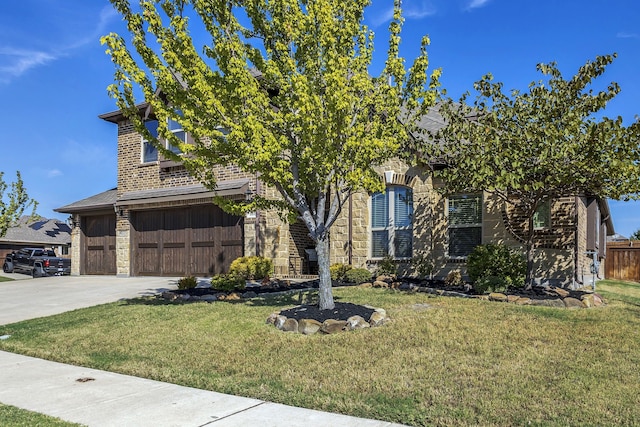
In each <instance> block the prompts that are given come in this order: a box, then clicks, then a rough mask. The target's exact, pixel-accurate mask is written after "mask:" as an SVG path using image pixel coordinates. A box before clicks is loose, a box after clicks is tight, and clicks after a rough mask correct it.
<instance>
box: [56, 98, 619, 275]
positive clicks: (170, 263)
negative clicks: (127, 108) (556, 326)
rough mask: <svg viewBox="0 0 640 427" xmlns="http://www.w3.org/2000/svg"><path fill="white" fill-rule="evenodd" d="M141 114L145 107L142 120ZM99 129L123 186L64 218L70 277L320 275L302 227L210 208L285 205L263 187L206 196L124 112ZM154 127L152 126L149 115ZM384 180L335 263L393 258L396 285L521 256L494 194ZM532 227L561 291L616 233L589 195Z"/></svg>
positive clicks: (343, 234) (222, 180) (434, 123)
mask: <svg viewBox="0 0 640 427" xmlns="http://www.w3.org/2000/svg"><path fill="white" fill-rule="evenodd" d="M146 108H147V105H146V104H142V105H141V106H140V113H141V114H144V111H145V110H146ZM99 117H100V118H101V119H103V120H106V121H108V122H111V123H113V124H115V125H116V126H117V130H118V138H117V140H118V182H117V187H116V188H114V189H112V190H108V191H106V192H103V193H100V194H97V195H95V196H92V197H89V198H87V199H83V200H80V201H77V202H74V203H71V204H69V205H66V206H63V207H61V208H58V209H57V211H58V212H64V213H69V214H71V215H72V218H73V221H72V222H73V231H72V241H73V244H72V246H71V247H72V260H73V262H72V274H116V275H118V276H144V275H160V276H173V277H177V276H184V275H188V274H193V275H198V276H210V275H212V274H217V273H221V272H225V271H227V270H228V267H229V265H230V263H231V262H232V261H233V260H234V259H235V258H237V257H240V256H243V255H253V254H258V255H261V256H266V257H269V258H271V259H272V260H273V261H274V266H275V271H274V273H275V274H276V275H278V276H300V275H303V274H309V273H312V272H313V263H312V262H311V261H313V251H312V248H313V242H312V241H311V240H310V239H309V237H308V236H307V231H306V227H305V226H304V225H303V224H302V223H293V224H288V223H286V222H285V221H283V220H282V219H281V217H280V216H279V215H278V214H277V213H276V212H272V211H258V212H255V213H252V214H250V215H247V216H246V217H238V216H233V215H229V214H227V213H225V212H223V211H222V209H220V208H219V207H218V206H215V205H214V204H213V203H212V198H213V196H214V195H218V196H224V197H229V198H240V199H242V198H246V197H251V195H253V194H256V193H259V194H261V195H264V196H266V197H278V195H277V193H276V192H275V190H273V189H271V188H268V187H266V186H264V185H262V184H261V182H260V180H259V178H258V177H257V176H255V175H252V174H247V173H244V172H242V171H241V170H239V169H238V168H234V167H220V168H219V170H217V171H216V174H217V177H218V187H217V189H216V191H210V190H209V189H207V188H205V187H204V186H203V185H201V184H200V183H199V182H197V181H196V180H195V179H194V178H192V177H191V176H190V175H189V173H188V172H187V171H186V169H185V168H184V167H183V166H182V165H181V164H180V163H179V162H175V161H172V160H165V159H163V158H162V157H161V155H160V154H159V153H158V151H157V149H156V148H155V147H153V145H151V144H149V143H148V142H146V141H145V140H144V139H143V137H142V136H141V135H140V134H138V133H137V132H136V131H135V130H134V128H133V126H132V125H131V123H130V122H129V121H128V120H127V119H126V118H125V117H124V116H123V115H122V113H121V112H119V111H114V112H110V113H106V114H102V115H100V116H99ZM173 125H174V126H173V131H174V133H176V135H177V136H178V137H180V138H181V139H183V140H185V141H186V140H187V139H186V138H188V135H186V134H185V132H184V131H183V130H182V129H181V128H180V125H179V124H178V123H174V124H173ZM422 125H423V126H424V127H426V128H429V129H432V130H433V129H435V128H437V127H438V126H442V118H441V117H440V115H439V114H438V113H437V111H435V110H432V111H431V112H430V113H429V115H428V116H426V117H425V118H424V119H423V120H422ZM147 126H148V129H150V130H151V131H153V130H154V126H157V122H155V119H154V117H153V116H152V115H151V116H149V118H148V119H147ZM167 148H169V149H174V148H172V147H167ZM379 173H380V179H381V180H383V181H384V183H385V184H386V191H385V192H384V193H375V194H366V193H364V192H361V193H356V194H354V195H352V197H351V198H350V200H349V201H348V202H347V204H346V206H345V209H343V212H342V214H341V217H340V218H339V220H338V221H336V223H335V224H334V225H333V227H332V229H331V233H330V241H331V263H335V262H342V263H347V264H351V265H354V266H356V267H368V268H371V269H374V268H375V265H376V263H377V262H378V261H379V260H381V259H382V258H384V257H385V256H391V257H393V258H394V259H395V260H396V261H397V262H398V266H399V270H400V273H402V274H411V273H412V271H413V269H414V267H415V265H413V264H412V263H411V260H412V259H414V258H416V257H418V256H420V257H422V259H426V260H428V262H430V263H432V265H433V275H434V277H441V278H443V277H446V275H447V274H448V272H450V271H451V270H455V269H460V270H462V272H463V274H464V265H465V259H466V256H467V255H468V254H469V253H470V252H471V250H472V249H473V247H475V246H476V245H478V244H480V243H505V244H508V245H510V246H514V247H520V248H522V247H523V241H524V239H523V234H524V229H525V221H524V219H523V217H522V215H521V214H520V213H519V212H517V211H515V210H514V209H513V208H512V207H510V206H509V205H506V204H505V203H503V202H499V201H497V200H496V199H494V198H491V197H490V196H489V195H488V194H468V195H456V196H451V197H449V198H444V197H442V196H440V194H439V193H438V192H437V191H436V189H437V187H438V183H437V182H434V180H433V178H432V175H431V173H430V170H429V169H428V168H426V167H418V166H409V165H407V164H404V163H403V162H402V161H400V160H393V161H389V162H388V163H387V164H385V165H383V166H382V167H380V168H379ZM535 227H536V230H535V234H536V241H535V245H536V271H535V277H536V278H538V280H539V281H541V282H545V281H550V282H552V283H558V284H563V285H570V284H573V283H574V282H576V281H577V282H582V281H588V280H590V265H591V263H592V257H593V253H594V252H595V253H596V258H598V259H600V258H602V257H604V256H605V253H604V250H605V244H604V242H605V238H606V235H608V234H612V233H613V232H614V231H613V224H612V221H611V218H610V215H609V210H608V205H607V202H606V200H600V199H595V198H591V197H588V196H583V195H578V196H570V197H564V198H561V199H558V200H553V201H551V202H550V203H548V204H547V205H545V206H543V207H542V208H541V209H540V212H539V213H538V215H537V216H536V224H535Z"/></svg>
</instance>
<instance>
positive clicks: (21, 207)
mask: <svg viewBox="0 0 640 427" xmlns="http://www.w3.org/2000/svg"><path fill="white" fill-rule="evenodd" d="M3 177H4V172H0V237H4V235H5V234H7V229H8V228H9V227H11V226H12V225H13V224H14V223H15V222H16V220H18V218H20V217H21V216H22V214H23V213H24V211H25V210H26V209H27V208H28V207H30V206H32V207H33V214H32V215H35V212H36V207H37V206H38V202H36V201H35V200H33V199H31V198H29V195H28V194H27V190H26V189H25V188H24V183H23V182H22V176H21V175H20V172H16V180H15V182H12V183H11V190H10V191H9V192H8V193H6V191H7V189H8V188H9V185H7V183H5V182H4V179H3Z"/></svg>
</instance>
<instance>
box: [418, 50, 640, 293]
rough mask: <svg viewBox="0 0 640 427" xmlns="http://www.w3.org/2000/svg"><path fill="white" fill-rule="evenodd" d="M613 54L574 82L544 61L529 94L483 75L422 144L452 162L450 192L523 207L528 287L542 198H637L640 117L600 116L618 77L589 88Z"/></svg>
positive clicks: (446, 109) (445, 108)
mask: <svg viewBox="0 0 640 427" xmlns="http://www.w3.org/2000/svg"><path fill="white" fill-rule="evenodd" d="M615 56H616V55H615V54H614V55H610V56H599V57H597V58H596V59H595V60H594V61H593V62H587V63H586V64H585V65H583V66H582V67H581V68H580V69H579V70H578V72H577V74H576V75H575V76H573V77H572V78H571V79H569V80H565V79H563V78H562V76H561V73H560V71H559V70H558V68H557V67H556V64H555V63H551V64H548V65H545V64H539V65H538V67H537V69H538V71H540V72H541V73H542V74H543V75H544V76H545V77H546V80H540V81H538V82H533V83H531V84H530V85H529V90H528V92H525V93H521V92H519V91H517V90H514V91H512V92H511V94H510V95H508V94H504V93H503V91H502V84H501V83H494V82H493V81H492V76H491V75H490V74H489V75H486V76H484V77H483V78H482V80H480V81H478V82H476V83H475V85H474V88H475V89H476V91H477V92H478V97H477V99H476V100H475V102H474V103H473V105H472V106H468V105H467V103H466V101H467V97H468V94H465V95H464V96H463V97H462V98H461V99H460V102H459V103H454V102H453V101H451V100H448V101H447V102H445V103H444V104H443V105H442V108H441V110H440V111H441V113H442V115H443V116H444V118H445V122H446V123H447V125H446V126H445V128H443V130H442V131H441V132H440V133H439V134H437V135H435V139H436V141H437V142H436V143H432V141H430V140H423V141H422V145H421V147H419V148H420V149H421V150H422V151H423V152H426V153H428V156H430V158H437V159H439V161H443V162H445V163H446V164H447V166H448V167H447V168H445V169H444V170H442V171H439V172H436V175H437V176H440V177H442V178H443V180H444V184H445V187H444V191H445V192H446V193H463V192H480V191H486V192H489V193H491V194H493V195H495V196H497V197H499V198H500V199H502V200H504V201H505V202H507V203H510V204H513V205H515V206H517V207H518V208H520V209H521V210H522V211H523V212H524V215H525V217H526V218H527V224H526V225H525V236H524V237H525V238H524V240H525V245H526V253H527V276H526V283H527V284H528V285H529V286H530V285H531V283H532V270H533V259H534V258H533V247H534V236H535V235H534V215H535V213H536V211H537V209H538V208H539V207H540V206H541V205H542V203H544V202H545V201H550V200H552V199H555V198H558V197H563V196H570V195H589V196H596V197H601V198H613V199H619V198H623V197H632V198H637V196H638V191H639V189H640V166H639V163H640V150H639V146H638V141H640V138H639V134H640V122H638V121H636V122H635V123H633V124H632V125H631V126H629V127H625V126H624V125H623V123H622V118H620V117H618V118H616V119H610V118H607V117H602V118H599V116H598V113H599V112H600V111H601V110H602V109H603V108H604V107H605V106H606V104H607V102H608V101H610V100H611V99H613V98H614V97H615V96H616V95H617V94H618V92H619V91H620V89H619V87H618V85H617V84H616V83H611V84H610V85H609V86H608V87H607V89H606V90H603V91H600V92H597V93H594V92H593V90H590V89H589V86H590V85H591V83H592V81H593V80H594V79H595V78H596V77H599V76H600V75H602V74H603V73H604V71H605V67H606V66H607V65H609V64H610V63H611V62H612V61H613V60H614V58H615Z"/></svg>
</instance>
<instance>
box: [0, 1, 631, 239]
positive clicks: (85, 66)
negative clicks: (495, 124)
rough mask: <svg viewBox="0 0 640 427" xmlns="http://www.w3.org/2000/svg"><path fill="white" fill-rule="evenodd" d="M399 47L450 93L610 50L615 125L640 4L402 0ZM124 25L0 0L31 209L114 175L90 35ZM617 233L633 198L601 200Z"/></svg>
mask: <svg viewBox="0 0 640 427" xmlns="http://www.w3.org/2000/svg"><path fill="white" fill-rule="evenodd" d="M372 3H373V4H372V6H370V7H369V8H368V9H367V11H366V20H367V23H368V24H369V25H370V26H371V27H372V28H373V29H374V30H375V31H376V33H378V34H379V36H378V37H377V39H376V41H377V43H376V48H377V52H378V53H379V55H380V57H381V56H383V54H384V51H385V47H386V46H385V44H386V37H385V32H386V25H387V23H388V21H389V19H390V16H391V12H392V1H391V0H373V2H372ZM404 11H405V17H406V23H405V28H404V32H403V45H402V54H403V55H404V56H405V57H406V58H407V59H408V60H411V59H412V58H413V57H415V55H416V53H417V51H418V49H419V40H420V38H421V37H422V35H424V34H428V35H429V36H430V37H431V43H432V44H431V47H430V49H429V56H430V60H431V65H432V67H434V68H435V67H438V68H442V70H443V75H442V79H441V81H442V84H443V87H445V88H446V89H447V91H448V94H449V95H450V96H452V97H454V98H458V97H459V96H460V94H462V93H463V92H465V91H467V90H470V89H471V88H472V84H473V82H474V81H476V80H478V79H480V78H481V77H482V75H484V74H486V73H488V72H491V73H493V75H494V77H495V79H496V80H497V81H501V82H504V84H505V88H506V89H513V88H515V89H521V90H525V89H526V87H527V85H528V84H529V83H530V82H531V81H533V80H538V79H539V78H540V75H539V74H537V73H536V71H535V65H536V64H537V63H539V62H551V61H556V62H557V63H558V65H559V67H560V69H561V71H562V72H563V74H564V76H565V77H570V76H572V75H573V74H574V73H575V71H576V70H577V69H578V67H579V66H580V65H582V64H583V63H584V62H585V61H586V60H587V59H593V58H594V57H595V56H596V55H602V54H608V53H613V52H617V53H618V55H619V56H618V59H617V60H616V61H615V62H614V63H613V64H612V65H610V66H609V68H608V70H607V72H606V73H605V75H604V76H603V77H601V79H600V80H599V82H600V84H601V85H603V86H604V85H606V84H607V83H609V82H611V81H616V82H618V83H619V84H620V86H621V88H622V92H621V93H620V95H618V96H617V97H616V99H614V100H613V101H612V102H611V103H610V105H609V106H608V107H607V110H606V113H605V114H606V115H607V116H610V117H613V116H618V115H620V116H622V117H623V118H624V120H625V122H626V123H627V124H629V123H631V122H632V121H633V120H634V118H635V116H636V115H640V78H639V76H640V72H639V71H640V2H638V1H637V0H609V1H607V2H604V1H602V0H563V1H558V0H536V1H531V0H518V1H514V0H405V1H404ZM109 32H117V33H120V34H125V26H124V25H123V22H122V21H121V19H120V17H119V16H118V15H117V14H116V13H115V12H114V10H113V9H112V7H111V5H110V3H109V2H108V0H90V1H87V0H20V1H3V2H2V5H0V125H1V126H2V129H3V138H2V142H1V148H2V154H1V155H0V171H4V172H5V181H12V180H13V179H14V178H15V172H16V170H19V171H21V173H22V176H23V179H24V181H25V184H26V187H27V189H28V191H29V194H30V195H31V196H32V197H33V198H35V199H36V200H38V202H39V203H40V206H39V208H38V213H39V214H41V215H43V216H46V217H57V218H61V219H64V215H61V214H57V213H55V212H53V209H54V208H56V207H60V206H63V205H66V204H68V203H71V202H74V201H77V200H79V199H82V198H85V197H88V196H91V195H93V194H96V193H99V192H102V191H104V190H107V189H109V188H113V187H115V185H116V167H117V146H116V127H115V126H114V125H113V124H110V123H107V122H104V121H102V120H100V119H98V117H97V116H98V114H101V113H105V112H108V111H113V110H114V109H115V104H114V101H113V100H112V99H110V98H109V97H108V95H107V92H106V87H107V85H109V84H110V83H111V82H112V81H113V65H112V64H111V61H110V59H109V57H108V56H107V55H105V53H104V50H105V49H104V47H103V46H101V45H100V43H99V38H100V36H102V35H104V34H107V33H109ZM610 206H611V210H612V213H613V219H614V225H615V229H616V231H617V232H619V233H621V234H624V235H629V234H630V233H632V232H633V231H635V230H637V229H639V228H640V202H628V203H623V202H614V201H612V202H610Z"/></svg>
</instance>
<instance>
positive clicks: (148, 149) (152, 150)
mask: <svg viewBox="0 0 640 427" xmlns="http://www.w3.org/2000/svg"><path fill="white" fill-rule="evenodd" d="M144 126H145V127H146V128H147V130H148V131H149V133H151V135H152V136H153V137H154V138H157V137H158V121H157V120H147V121H146V122H144ZM157 160H158V149H157V148H156V147H155V146H154V145H153V144H151V142H149V141H147V140H145V139H144V138H143V139H142V163H150V162H155V161H157Z"/></svg>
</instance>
